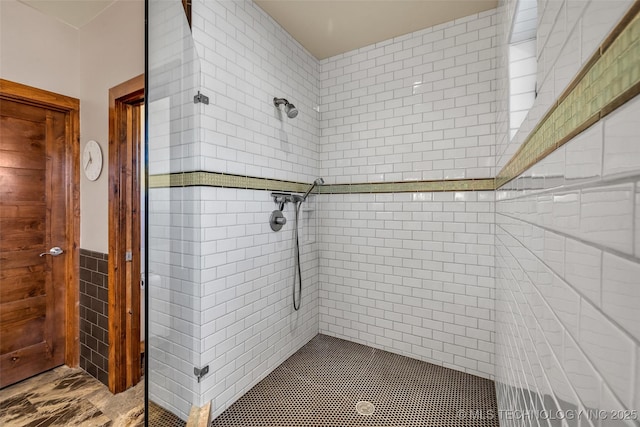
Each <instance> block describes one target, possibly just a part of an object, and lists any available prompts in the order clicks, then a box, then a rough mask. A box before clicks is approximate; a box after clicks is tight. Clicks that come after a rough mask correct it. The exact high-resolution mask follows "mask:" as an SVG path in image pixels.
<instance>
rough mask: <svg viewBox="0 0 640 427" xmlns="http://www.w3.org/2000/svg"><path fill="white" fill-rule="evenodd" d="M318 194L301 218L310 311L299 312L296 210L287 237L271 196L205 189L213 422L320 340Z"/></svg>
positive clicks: (205, 356)
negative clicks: (274, 224) (273, 216)
mask: <svg viewBox="0 0 640 427" xmlns="http://www.w3.org/2000/svg"><path fill="white" fill-rule="evenodd" d="M313 199H314V196H311V197H310V198H309V199H308V200H307V202H306V203H305V205H304V208H303V210H302V211H301V212H300V215H301V217H300V227H299V230H300V235H299V238H300V261H301V267H302V279H303V282H302V305H301V308H300V310H299V311H294V309H293V304H292V298H293V297H292V292H293V286H294V274H295V273H294V271H295V270H294V262H295V261H294V260H295V258H294V253H293V245H292V243H293V230H294V227H295V226H296V223H295V213H294V209H293V206H292V205H291V204H287V206H286V207H285V209H284V214H285V217H286V218H287V223H286V224H285V225H284V227H283V228H282V230H281V231H279V232H274V231H272V230H271V227H270V226H269V221H268V220H269V214H270V213H271V211H272V210H274V209H276V205H275V204H274V202H273V199H272V198H271V196H270V194H269V193H268V192H266V191H252V190H241V189H228V188H202V189H201V200H202V202H201V203H202V227H201V229H200V232H201V233H202V236H203V241H202V248H203V252H202V263H203V265H202V270H201V281H202V318H201V319H200V320H201V322H202V341H201V352H202V360H203V361H206V364H208V365H209V367H210V372H211V374H210V375H208V376H206V377H205V378H203V380H202V383H201V386H202V404H204V403H205V402H209V401H211V402H212V413H213V416H217V415H220V413H222V411H224V410H225V409H226V408H227V407H228V406H229V405H231V404H232V403H233V402H235V401H236V400H237V399H238V398H239V397H241V396H242V395H243V394H244V393H246V392H247V391H249V389H250V388H251V387H253V386H254V385H255V384H256V383H257V382H259V381H260V380H261V379H262V378H264V377H265V376H266V375H267V374H269V373H270V372H271V371H272V370H273V369H274V368H276V367H277V366H278V365H279V364H281V363H282V362H284V361H285V360H286V359H287V358H288V357H289V356H291V355H292V354H293V353H294V352H295V351H297V350H298V349H299V348H300V347H302V346H303V345H304V344H306V343H307V342H308V341H309V340H310V339H311V338H313V337H314V336H315V335H317V334H318V305H319V304H318V249H317V246H318V245H317V243H316V235H317V232H318V227H317V224H316V223H317V219H316V206H317V204H316V203H315V202H314V200H313Z"/></svg>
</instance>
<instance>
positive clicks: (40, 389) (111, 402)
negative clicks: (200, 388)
mask: <svg viewBox="0 0 640 427" xmlns="http://www.w3.org/2000/svg"><path fill="white" fill-rule="evenodd" d="M149 411H150V414H149V425H150V426H154V427H156V426H157V427H184V426H185V422H184V421H182V420H180V419H179V418H178V417H176V416H174V415H173V414H171V413H169V412H167V411H164V410H163V409H162V408H160V407H159V406H156V405H153V404H150V407H149ZM142 425H144V381H141V382H140V383H138V385H136V386H135V387H132V388H130V389H129V390H127V391H125V392H123V393H119V394H117V395H113V394H111V392H110V391H109V390H108V389H107V388H106V387H105V386H104V384H102V383H101V382H99V381H98V380H96V379H95V378H93V377H92V376H90V375H89V374H87V373H86V372H85V371H83V370H81V369H72V368H68V367H66V366H61V367H59V368H56V369H53V370H51V371H48V372H45V373H43V374H40V375H38V376H35V377H33V378H29V379H27V380H25V381H22V382H20V383H17V384H14V385H12V386H10V387H6V388H4V389H2V390H0V426H7V427H9V426H11V427H27V426H28V427H44V426H83V427H85V426H86V427H94V426H95V427H103V426H104V427H107V426H110V427H111V426H112V427H134V426H136V427H137V426H142Z"/></svg>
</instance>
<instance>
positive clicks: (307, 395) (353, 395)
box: [211, 335, 498, 427]
mask: <svg viewBox="0 0 640 427" xmlns="http://www.w3.org/2000/svg"><path fill="white" fill-rule="evenodd" d="M359 401H368V402H371V403H373V405H374V406H375V409H374V411H373V414H371V415H360V414H359V413H358V412H357V411H356V404H357V403H358V402H359ZM492 414H497V406H496V397H495V388H494V383H493V381H490V380H486V379H484V378H480V377H476V376H473V375H469V374H465V373H463V372H458V371H455V370H452V369H448V368H443V367H441V366H437V365H433V364H430V363H426V362H421V361H418V360H415V359H411V358H408V357H403V356H399V355H396V354H393V353H389V352H386V351H381V350H376V349H373V348H371V347H367V346H363V345H359V344H355V343H352V342H349V341H344V340H340V339H337V338H332V337H328V336H325V335H318V336H316V337H315V338H314V339H312V340H311V341H310V342H309V343H308V344H307V345H305V346H304V347H302V348H301V349H300V350H299V351H298V352H296V353H295V354H294V355H293V356H291V357H290V358H289V359H287V360H286V361H285V362H284V363H283V364H282V365H280V366H279V367H278V368H276V369H275V370H274V371H273V372H272V373H271V374H269V375H268V376H267V377H266V378H265V379H264V380H262V381H261V382H260V383H258V384H257V385H256V386H255V387H253V388H252V389H251V390H250V391H249V392H248V393H247V394H245V395H244V396H243V397H241V398H240V399H239V400H238V401H237V402H236V403H234V404H233V405H232V406H231V407H229V408H228V409H227V410H226V411H225V412H223V413H222V414H221V415H220V416H219V417H218V418H216V419H215V420H214V421H213V422H212V423H211V427H231V426H233V427H245V426H246V427H250V426H251V427H267V426H269V427H273V426H281V427H285V426H296V427H345V426H395V427H413V426H416V427H417V426H420V427H428V426H434V427H435V426H443V427H444V426H452V427H453V426H460V427H463V426H469V427H472V426H478V427H481V426H482V427H485V426H486V427H494V426H498V420H497V419H493V418H494V417H492Z"/></svg>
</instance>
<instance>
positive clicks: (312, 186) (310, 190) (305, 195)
mask: <svg viewBox="0 0 640 427" xmlns="http://www.w3.org/2000/svg"><path fill="white" fill-rule="evenodd" d="M322 184H324V179H322V178H316V180H315V181H313V184H311V188H309V189H308V190H307V192H306V193H305V194H304V196H302V201H303V202H304V201H305V200H307V197H308V196H309V193H311V192H312V191H313V189H314V188H316V187H317V186H318V185H322Z"/></svg>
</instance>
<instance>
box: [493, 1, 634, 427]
mask: <svg viewBox="0 0 640 427" xmlns="http://www.w3.org/2000/svg"><path fill="white" fill-rule="evenodd" d="M630 4H631V2H630V1H611V2H604V1H591V2H588V1H571V0H568V1H567V0H565V1H556V0H550V1H543V2H539V3H538V6H539V11H542V15H541V17H540V21H539V26H538V41H539V43H540V42H541V43H540V44H539V46H540V47H539V51H538V60H539V61H541V58H543V59H544V60H543V61H542V63H543V64H544V65H543V67H542V70H541V71H540V72H539V79H540V80H539V82H541V84H542V86H543V87H544V86H545V85H550V84H551V83H552V82H555V83H554V84H555V87H554V89H553V90H551V91H549V93H551V94H552V95H550V96H549V97H541V96H539V97H538V99H537V100H536V103H535V104H534V106H533V108H532V110H531V111H532V112H533V113H530V115H529V118H528V119H527V120H528V122H527V121H525V123H523V127H521V129H520V131H519V132H518V134H517V135H516V138H515V139H514V141H513V142H514V143H515V144H518V143H521V142H522V141H523V140H524V138H525V137H526V135H527V134H528V132H529V131H530V130H531V129H532V127H533V125H535V121H536V120H538V119H539V118H540V114H539V112H541V111H542V112H544V111H546V110H547V109H548V108H549V107H550V105H551V104H550V102H549V101H551V102H552V101H554V100H555V98H556V97H557V96H558V95H559V94H560V93H561V91H562V90H563V89H564V87H565V86H566V84H567V83H568V82H569V80H570V78H571V77H572V74H575V70H577V67H576V66H575V65H571V64H570V62H575V61H566V60H565V59H566V57H567V56H571V55H573V54H574V53H575V51H576V50H577V51H578V54H577V55H578V57H581V58H582V61H584V60H586V59H588V57H589V56H590V55H591V53H592V52H593V51H594V50H595V48H596V46H597V45H598V44H599V43H601V41H602V39H603V38H604V36H605V35H606V34H607V33H608V31H610V30H611V29H612V28H613V26H614V25H615V24H616V23H617V21H618V20H619V19H620V18H621V17H622V15H623V14H624V12H626V10H627V8H628V7H629V6H630ZM512 7H513V5H512V2H509V4H501V6H500V12H499V16H500V19H499V27H500V28H501V30H500V31H504V30H505V29H506V28H507V27H508V22H509V19H510V14H509V10H510V9H511V8H512ZM585 28H588V30H587V31H585ZM507 37H508V34H504V33H500V39H501V43H502V48H501V51H504V49H506V47H505V45H506V39H507ZM580 52H582V54H580ZM585 52H587V54H585ZM556 60H557V61H556ZM539 66H540V62H539ZM567 67H569V68H571V70H570V71H567V70H566V68H567ZM574 69H575V70H574ZM560 74H563V75H562V76H560ZM554 75H555V80H554V77H552V76H554ZM505 96H506V95H505V92H504V90H503V91H502V95H499V97H501V98H499V99H498V101H497V102H498V105H499V106H501V107H500V108H502V107H504V105H505V104H506V102H505V100H504V97H505ZM499 117H501V118H504V117H505V114H504V113H501V114H499ZM638 117H640V99H634V100H632V101H630V102H629V103H628V104H627V105H625V106H623V107H622V108H620V109H619V110H616V111H615V112H613V113H612V114H611V115H609V116H607V117H606V118H605V119H603V120H602V121H601V122H599V123H598V124H596V125H594V126H592V127H591V128H589V129H588V130H586V131H585V132H583V133H582V134H580V135H578V136H577V137H576V138H574V139H573V140H572V141H570V142H568V143H567V144H566V145H565V146H563V147H562V148H561V149H559V150H556V151H555V152H553V153H552V154H551V155H550V156H548V157H547V158H545V159H544V160H542V161H541V162H539V163H538V164H536V165H534V166H533V167H531V168H530V169H529V170H527V171H526V172H525V173H523V174H522V175H521V176H520V177H518V178H517V179H516V180H514V181H512V182H510V183H508V184H507V185H506V186H504V187H502V188H501V189H499V190H498V191H496V204H495V209H496V224H495V226H496V246H495V251H496V259H495V263H496V265H495V274H496V302H495V304H496V313H495V316H496V343H495V348H496V351H495V360H496V364H495V376H496V381H497V391H498V407H499V410H503V411H511V412H505V413H504V414H503V418H502V419H501V425H505V426H516V425H517V426H520V425H540V426H542V425H555V424H554V420H545V419H541V418H540V417H537V419H534V418H536V417H532V418H531V419H522V418H520V419H517V418H516V417H513V414H514V413H515V412H514V411H525V410H527V409H528V410H531V409H535V410H547V411H556V410H563V411H567V410H576V409H585V410H603V411H614V410H615V411H617V410H625V409H628V410H631V409H637V408H638V402H639V400H640V382H639V381H638V376H637V373H636V372H637V368H638V366H640V344H639V343H640V314H639V312H638V307H640V287H639V286H638V283H640V282H638V276H639V274H640V253H639V252H638V248H637V234H634V233H637V230H638V227H640V219H639V216H638V214H637V209H638V197H637V194H638V188H637V186H638V182H637V181H638V176H639V175H640V164H639V163H638V162H637V161H636V159H637V157H638V155H637V145H638V144H637V141H638V139H639V138H640V126H638ZM498 128H499V129H500V131H501V132H506V131H505V129H506V127H505V126H504V125H498ZM505 140H506V139H505V138H504V135H500V136H499V138H498V141H499V145H500V144H502V147H501V148H499V149H498V160H497V165H498V166H500V165H502V164H504V161H505V159H503V160H500V159H499V158H500V156H501V155H505V156H506V157H507V158H508V157H509V156H508V153H509V148H508V146H505V145H504V141H505ZM509 145H511V144H509ZM514 147H517V145H514ZM550 413H552V412H550ZM607 414H608V415H609V418H610V417H611V412H607ZM509 415H511V416H512V417H509ZM576 422H577V421H570V420H565V421H562V420H560V421H557V423H558V424H557V425H561V424H562V425H577V424H575V423H576ZM609 423H612V424H609ZM580 425H581V426H585V425H587V426H601V425H602V426H604V425H636V424H634V423H633V422H631V421H629V420H627V421H620V422H619V424H614V423H613V421H612V420H611V419H609V420H606V421H605V420H599V419H597V417H593V416H592V417H590V418H589V417H587V416H586V415H585V416H583V417H582V421H581V424H580Z"/></svg>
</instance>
